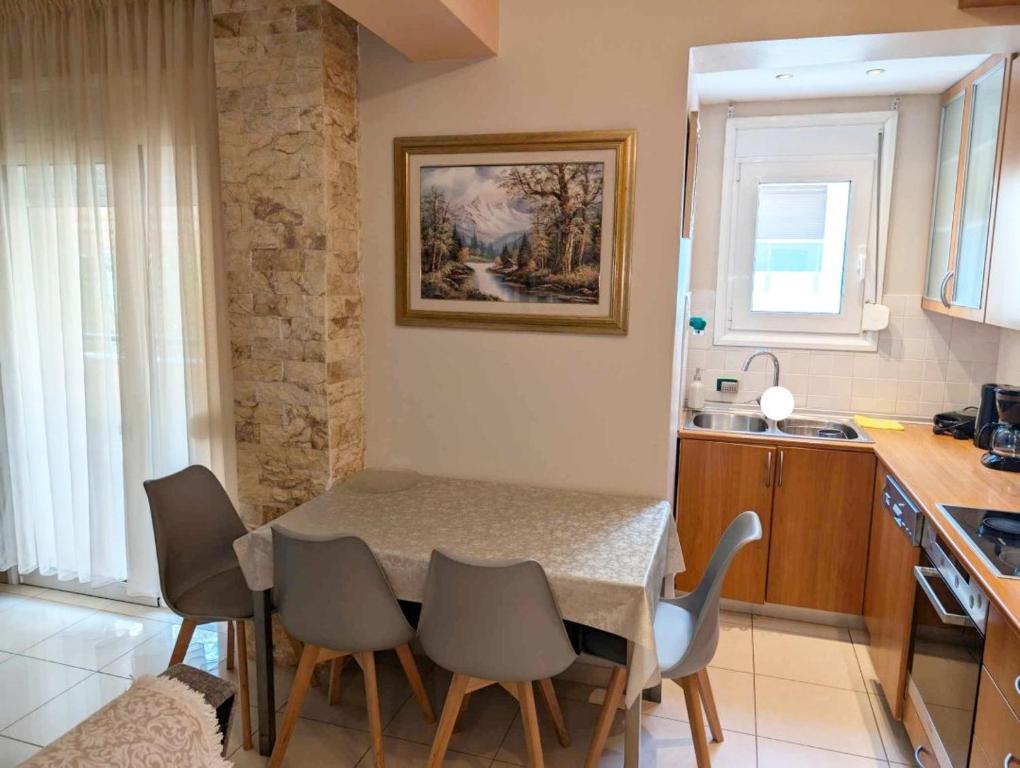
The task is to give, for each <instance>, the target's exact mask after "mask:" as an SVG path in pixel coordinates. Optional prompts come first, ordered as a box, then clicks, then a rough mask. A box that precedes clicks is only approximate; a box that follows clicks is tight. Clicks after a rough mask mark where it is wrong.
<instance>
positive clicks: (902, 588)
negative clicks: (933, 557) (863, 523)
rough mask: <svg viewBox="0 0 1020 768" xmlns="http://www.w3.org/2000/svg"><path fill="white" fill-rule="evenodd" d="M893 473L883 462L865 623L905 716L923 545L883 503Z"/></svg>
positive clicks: (876, 662)
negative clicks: (916, 572) (917, 568)
mask: <svg viewBox="0 0 1020 768" xmlns="http://www.w3.org/2000/svg"><path fill="white" fill-rule="evenodd" d="M887 474H888V470H887V469H886V468H885V466H883V465H881V464H879V466H878V472H877V473H876V475H875V493H874V499H873V502H872V510H871V544H870V547H869V550H868V569H867V578H866V580H865V586H864V621H865V623H866V624H867V625H868V632H869V634H870V635H871V643H870V645H869V646H868V652H869V654H870V655H871V662H872V665H873V666H874V668H875V673H876V674H877V675H878V680H879V682H880V683H881V685H882V692H883V693H884V694H885V700H886V703H887V704H888V705H889V709H890V711H891V712H892V715H893V717H895V718H896V719H897V720H900V719H901V718H902V717H903V699H904V695H905V693H906V685H907V661H908V657H909V653H910V631H911V617H912V616H913V611H914V594H915V582H914V566H916V565H917V564H918V563H919V562H920V559H921V549H920V547H916V546H914V543H913V542H912V541H911V540H910V539H909V538H907V536H906V535H905V534H904V532H903V530H902V529H901V528H900V527H899V526H898V525H897V524H896V523H895V522H894V521H893V517H892V515H891V514H890V513H889V511H888V510H887V509H886V508H885V506H884V505H883V503H882V493H883V490H884V489H885V478H886V475H887Z"/></svg>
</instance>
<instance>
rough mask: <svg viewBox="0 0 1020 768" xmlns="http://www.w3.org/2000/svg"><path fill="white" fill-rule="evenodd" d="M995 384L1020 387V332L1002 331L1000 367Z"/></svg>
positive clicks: (1000, 337)
mask: <svg viewBox="0 0 1020 768" xmlns="http://www.w3.org/2000/svg"><path fill="white" fill-rule="evenodd" d="M995 382H996V383H997V384H1014V385H1016V386H1018V387H1020V331H1008V330H1002V331H1000V335H999V367H998V370H997V371H996V374H995Z"/></svg>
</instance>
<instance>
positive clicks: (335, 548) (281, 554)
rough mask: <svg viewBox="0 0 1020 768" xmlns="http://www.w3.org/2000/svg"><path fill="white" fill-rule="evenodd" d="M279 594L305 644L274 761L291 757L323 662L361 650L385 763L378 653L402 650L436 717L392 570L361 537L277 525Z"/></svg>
mask: <svg viewBox="0 0 1020 768" xmlns="http://www.w3.org/2000/svg"><path fill="white" fill-rule="evenodd" d="M273 598H274V600H275V602H276V610H277V612H278V613H279V616H280V621H281V623H282V624H283V626H284V629H286V630H287V632H288V633H289V634H290V635H291V636H293V637H294V638H295V639H296V640H297V641H298V642H300V643H303V644H304V648H303V650H302V652H301V660H300V661H299V662H298V668H297V674H296V675H295V676H294V683H293V685H292V686H291V690H290V699H289V701H288V702H287V711H286V713H285V714H284V716H283V724H282V725H281V727H280V733H279V735H278V736H277V739H276V745H275V746H274V747H273V754H272V756H271V757H270V760H269V765H270V766H272V767H273V768H275V767H276V766H279V765H281V764H282V763H283V759H284V755H285V754H286V752H287V745H288V744H289V743H290V739H291V736H292V735H293V733H294V725H295V724H296V723H297V718H298V715H299V714H300V713H301V705H302V704H303V703H304V699H305V694H306V693H307V692H308V687H309V684H310V683H311V679H312V673H313V672H314V670H315V665H316V664H317V663H319V662H321V661H331V660H337V659H341V660H342V659H346V658H348V657H351V656H353V657H354V660H355V661H356V662H357V663H358V665H359V666H360V667H361V670H362V672H363V673H364V677H365V704H366V706H367V708H368V723H369V731H370V732H371V741H372V755H373V758H374V761H375V763H374V764H375V766H376V768H382V766H383V765H384V758H383V744H382V718H381V715H380V712H379V689H378V684H377V682H376V672H375V652H376V651H384V650H390V649H394V650H396V652H397V657H398V658H399V660H400V664H401V666H402V667H403V668H404V674H405V675H406V676H407V680H408V682H409V683H410V685H411V691H412V693H413V694H414V697H415V699H416V700H417V702H418V706H419V707H420V708H421V711H422V714H423V715H424V717H425V720H426V721H427V722H429V723H434V722H435V721H436V717H435V714H434V713H433V710H432V703H431V702H430V701H429V697H428V694H427V693H426V692H425V685H424V684H423V683H422V679H421V675H420V674H419V672H418V665H417V663H416V662H415V660H414V654H413V653H412V652H411V648H410V646H409V645H408V643H410V641H411V640H412V639H413V638H414V628H413V627H412V626H411V625H410V624H409V623H408V621H407V618H406V617H405V615H404V613H403V611H402V610H401V608H400V604H399V603H398V602H397V598H396V596H395V595H394V594H393V590H392V588H391V587H390V583H389V581H387V579H386V574H385V573H383V570H382V567H381V566H380V565H379V561H378V560H376V558H375V555H374V554H373V552H372V550H371V549H369V547H368V545H367V544H366V543H365V542H364V541H362V540H361V539H359V538H357V537H356V536H341V537H334V536H310V535H305V534H299V533H296V532H294V531H290V530H287V529H286V528H284V527H282V526H275V527H274V528H273Z"/></svg>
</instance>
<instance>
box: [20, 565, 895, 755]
mask: <svg viewBox="0 0 1020 768" xmlns="http://www.w3.org/2000/svg"><path fill="white" fill-rule="evenodd" d="M723 623H724V626H723V632H722V637H721V640H720V645H719V651H718V653H717V654H716V657H715V660H714V662H713V664H712V666H711V668H710V670H709V674H710V676H711V678H712V685H713V688H714V690H715V695H716V700H717V702H718V706H719V709H720V716H721V718H722V722H723V728H724V729H725V730H726V738H725V740H724V742H723V743H722V744H714V745H712V755H713V766H715V768H736V767H737V766H739V767H740V768H754V766H757V767H758V768H817V767H819V766H832V767H833V768H865V767H866V766H889V765H898V764H903V765H909V764H910V750H909V744H908V743H907V740H906V736H905V734H904V733H903V730H902V728H901V727H900V725H899V724H898V723H896V722H894V721H893V720H891V718H890V717H889V715H888V712H887V711H886V709H885V707H884V705H883V703H882V699H881V698H880V697H879V696H878V695H877V694H876V693H875V681H874V672H873V670H872V668H871V663H870V661H869V659H868V654H867V647H866V644H867V638H866V636H865V635H863V633H859V632H853V633H851V632H848V631H847V630H845V629H837V628H833V627H823V626H818V625H814V624H804V623H800V622H793V621H785V620H780V619H772V618H765V617H759V616H756V617H754V618H753V620H752V617H750V616H745V615H743V614H734V613H728V614H725V615H724V622H723ZM177 627H178V620H177V619H176V618H175V617H174V616H173V615H172V614H170V613H168V612H166V611H162V610H159V609H151V608H144V607H140V606H134V605H129V604H126V603H118V602H113V601H108V600H100V599H97V598H87V597H82V596H79V595H73V594H70V593H66V592H55V591H51V590H42V589H39V588H34V587H10V586H7V585H3V584H0V691H5V692H6V691H17V692H18V693H19V695H18V696H7V695H4V696H2V697H0V768H8V767H9V766H15V765H17V764H18V763H19V762H20V761H21V760H24V759H26V758H27V757H29V756H30V755H31V754H32V753H33V752H34V751H35V750H36V749H38V748H39V746H41V745H45V744H47V743H48V742H50V741H51V740H53V739H54V738H56V737H57V736H59V735H60V734H62V733H63V732H65V731H66V730H68V729H69V728H71V727H72V726H73V725H74V724H75V723H77V722H79V721H80V720H81V719H83V718H85V717H87V716H88V715H89V714H91V713H92V712H94V711H95V710H97V709H98V708H99V707H101V706H102V705H103V704H105V703H106V702H108V701H109V700H110V699H112V698H113V697H115V696H117V695H118V694H119V693H120V692H122V691H123V690H125V689H126V688H127V686H128V685H129V684H130V678H132V677H134V676H137V675H140V674H158V673H159V672H160V671H162V670H163V669H164V668H165V667H166V662H167V659H168V658H169V656H170V650H171V648H172V647H173V643H174V639H175V637H176V635H177V631H178V629H177ZM225 641H226V632H225V630H224V629H222V628H214V627H207V628H203V629H200V630H199V631H198V632H196V633H195V638H194V640H193V642H192V645H191V647H190V649H189V651H188V657H187V662H188V663H189V664H192V665H194V666H198V667H201V668H203V669H207V670H209V671H211V672H215V673H217V674H221V675H224V676H230V675H232V674H233V673H229V672H227V671H226V669H225V663H224V661H223V658H224V655H223V649H224V644H225ZM583 671H584V670H572V673H571V674H570V675H569V676H570V678H571V679H570V680H560V681H557V684H556V685H557V690H558V691H559V696H560V700H561V704H562V707H563V710H564V714H565V716H566V719H567V724H568V727H569V729H570V732H571V736H572V740H573V743H572V745H571V746H570V747H568V748H566V749H564V748H562V747H560V746H559V745H558V743H557V742H556V740H555V737H554V734H553V732H552V729H551V727H550V725H549V723H548V722H547V721H546V720H545V719H543V718H542V717H541V714H540V720H542V730H543V733H542V736H543V743H544V744H545V747H546V764H547V765H548V766H550V768H558V767H559V766H564V767H566V766H580V765H581V764H582V762H583V756H584V752H585V749H586V747H587V744H588V740H589V737H590V735H591V731H592V729H593V727H594V724H595V718H596V716H597V713H598V707H597V702H598V701H599V700H600V693H601V692H600V691H599V690H598V689H595V688H593V687H591V686H588V685H585V684H583V683H580V682H576V680H577V679H579V677H583V675H578V674H573V673H574V672H583ZM423 672H424V675H425V678H426V681H427V683H428V684H429V686H430V688H431V691H432V697H433V701H434V702H435V704H436V705H437V708H438V705H439V704H440V703H441V702H442V699H443V695H444V693H445V686H446V683H447V681H448V676H447V675H446V674H445V673H444V672H442V671H441V670H435V669H428V665H427V662H423ZM344 675H345V677H344V688H343V695H342V700H341V703H340V705H338V706H335V707H330V706H329V705H328V704H327V703H326V700H325V695H324V693H323V691H322V690H321V689H320V688H313V689H311V691H310V693H309V696H308V699H307V700H306V703H305V706H304V709H303V712H302V717H301V719H300V721H299V724H298V726H297V729H296V732H295V736H294V740H293V742H292V743H291V747H290V751H289V753H288V756H287V761H286V764H287V765H288V766H314V767H315V768H319V766H327V765H328V766H341V767H342V768H353V767H354V766H358V767H359V768H361V767H362V766H370V765H371V763H372V759H371V754H370V752H369V741H368V726H367V721H366V717H365V710H364V695H363V689H362V687H361V679H360V673H359V672H358V671H357V668H356V667H355V665H350V666H349V667H348V669H347V670H345V673H344ZM379 675H380V681H379V686H380V694H381V700H382V710H383V721H384V723H385V724H386V725H385V736H386V738H385V749H386V763H387V766H389V768H403V767H404V766H407V767H408V768H409V767H410V766H421V765H424V762H425V758H426V756H427V755H428V749H429V744H430V743H431V740H432V734H433V727H432V726H428V725H426V724H425V723H424V722H423V721H422V719H421V716H420V713H419V711H418V709H417V706H416V705H415V702H414V701H413V700H412V699H411V696H410V692H409V690H408V689H407V684H406V682H405V681H404V679H403V676H402V673H401V671H400V668H399V666H397V664H396V662H395V659H388V658H386V657H381V658H380V664H379ZM290 681H291V672H290V670H287V669H280V670H278V671H277V702H276V704H277V706H278V707H280V708H281V709H282V708H283V706H284V704H285V703H286V698H287V694H288V692H289V687H290ZM235 720H239V718H235ZM686 721H687V712H686V708H685V706H684V701H683V694H682V693H681V692H680V689H679V688H678V687H677V686H676V685H675V684H673V683H669V682H667V683H666V684H665V685H664V687H663V701H662V703H661V704H652V703H646V704H645V717H644V730H643V734H642V766H647V767H649V768H650V767H651V766H669V768H684V767H687V766H690V767H691V768H693V766H694V765H695V763H694V751H693V747H692V745H691V735H690V728H689V726H688V725H687V722H686ZM237 736H238V729H237V725H236V723H235V729H234V733H233V734H232V736H231V750H232V751H233V754H232V759H233V761H234V763H235V764H236V765H237V766H239V767H244V766H249V767H250V766H263V765H265V762H266V761H265V760H264V759H263V758H260V757H258V756H257V755H256V754H255V753H253V752H248V753H245V752H243V751H239V750H236V746H237V745H239V744H240V739H239V738H238V737H237ZM524 754H525V753H524V738H523V734H522V731H521V727H520V719H519V718H518V716H517V709H516V703H515V702H514V701H513V700H512V699H510V698H509V696H507V695H506V694H505V693H504V692H503V691H501V690H499V689H486V690H484V691H480V692H479V693H477V694H475V696H474V697H473V698H472V701H471V704H470V708H469V709H468V712H467V715H466V718H465V724H464V728H463V730H462V732H460V733H458V734H457V735H455V736H454V739H453V741H452V743H451V751H450V753H449V755H448V757H447V760H446V765H447V766H450V768H507V767H508V766H513V765H523V764H524V762H525V757H524ZM602 764H603V765H604V766H621V765H622V764H623V718H622V713H621V715H620V717H619V718H618V719H617V722H616V725H615V727H614V730H613V734H612V736H611V739H610V742H609V745H608V748H607V749H606V753H605V756H604V759H603V761H602Z"/></svg>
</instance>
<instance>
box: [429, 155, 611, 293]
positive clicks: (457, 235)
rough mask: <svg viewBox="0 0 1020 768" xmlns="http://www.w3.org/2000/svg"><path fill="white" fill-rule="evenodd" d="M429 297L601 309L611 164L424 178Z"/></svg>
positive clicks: (432, 171) (480, 169) (448, 170)
mask: <svg viewBox="0 0 1020 768" xmlns="http://www.w3.org/2000/svg"><path fill="white" fill-rule="evenodd" d="M421 179H422V183H421V208H420V210H421V271H422V278H421V295H422V298H431V299H455V300H464V299H468V300H478V301H518V302H546V303H557V302H558V303H597V302H598V300H599V273H600V267H601V259H602V209H603V179H604V169H603V164H602V163H601V162H584V163H541V164H530V165H502V166H442V167H439V166H436V167H425V168H422V175H421Z"/></svg>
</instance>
